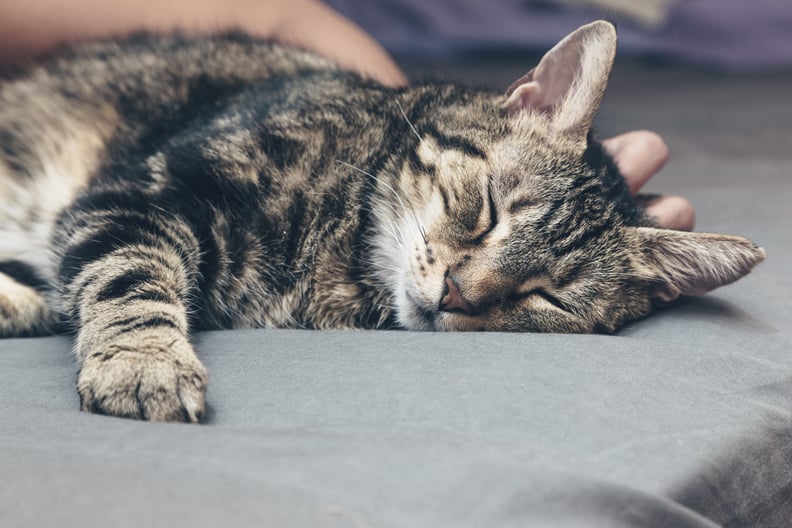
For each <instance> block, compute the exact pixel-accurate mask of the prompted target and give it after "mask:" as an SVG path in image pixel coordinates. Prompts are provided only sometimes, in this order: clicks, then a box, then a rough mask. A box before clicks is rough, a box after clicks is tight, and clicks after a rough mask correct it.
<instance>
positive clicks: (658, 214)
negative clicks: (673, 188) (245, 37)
mask: <svg viewBox="0 0 792 528" xmlns="http://www.w3.org/2000/svg"><path fill="white" fill-rule="evenodd" d="M603 145H604V146H605V150H607V151H608V153H609V154H610V155H611V156H612V157H613V160H614V161H615V162H616V165H617V166H618V167H619V171H620V172H621V173H622V175H623V176H624V179H625V180H627V185H628V186H629V188H630V193H631V194H632V195H633V196H635V197H636V199H637V200H638V202H639V203H641V204H642V205H643V206H644V207H645V208H646V213H647V214H648V215H649V216H651V217H652V218H654V219H655V220H656V221H657V223H658V224H659V225H660V226H661V227H665V228H668V229H680V230H683V231H690V230H691V229H693V226H694V225H695V223H696V213H695V210H694V209H693V205H691V203H690V202H688V201H687V200H686V199H684V198H682V197H681V196H672V195H660V196H642V195H640V194H639V191H640V190H641V188H642V187H643V186H644V185H645V184H646V182H648V181H649V179H650V178H651V177H652V176H654V175H655V174H657V173H658V172H659V171H660V169H662V168H663V166H664V165H665V164H666V161H668V147H667V146H666V144H665V141H663V139H662V138H661V137H660V136H658V135H657V134H655V133H654V132H650V131H647V130H637V131H633V132H627V133H625V134H621V135H619V136H616V137H613V138H610V139H606V140H605V141H603Z"/></svg>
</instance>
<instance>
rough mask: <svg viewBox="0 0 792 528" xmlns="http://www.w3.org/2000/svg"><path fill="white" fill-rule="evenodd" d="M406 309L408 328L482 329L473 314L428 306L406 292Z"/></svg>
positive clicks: (426, 329) (478, 320)
mask: <svg viewBox="0 0 792 528" xmlns="http://www.w3.org/2000/svg"><path fill="white" fill-rule="evenodd" d="M406 298H407V304H408V307H407V310H406V311H405V315H406V317H404V321H405V326H406V328H407V329H408V330H423V331H438V330H439V331H470V330H484V329H485V328H484V325H483V324H482V321H481V320H480V319H479V318H477V317H476V315H473V314H467V313H463V312H462V311H456V310H455V311H452V312H448V311H441V310H439V309H433V308H428V307H427V306H426V305H425V304H424V303H421V301H420V300H418V299H416V298H415V297H413V296H412V295H410V294H409V293H407V294H406Z"/></svg>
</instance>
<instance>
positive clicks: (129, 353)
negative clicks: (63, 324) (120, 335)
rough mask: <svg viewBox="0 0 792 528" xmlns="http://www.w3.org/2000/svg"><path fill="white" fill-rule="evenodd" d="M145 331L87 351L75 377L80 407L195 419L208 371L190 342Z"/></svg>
mask: <svg viewBox="0 0 792 528" xmlns="http://www.w3.org/2000/svg"><path fill="white" fill-rule="evenodd" d="M162 337H163V336H158V335H154V336H148V338H141V339H136V340H135V341H134V342H132V343H130V342H124V343H112V344H108V345H106V346H104V347H102V348H101V350H96V351H94V352H92V353H89V354H87V355H86V356H85V359H84V360H83V363H82V366H81V368H80V374H79V376H78V379H77V390H78V392H79V393H80V405H81V407H82V410H84V411H90V412H95V413H99V414H107V415H111V416H119V417H124V418H137V419H140V420H151V421H159V422H199V421H200V420H201V418H202V417H203V414H204V392H205V390H206V382H207V379H208V375H207V372H206V369H205V368H204V366H203V365H202V364H201V362H200V361H199V360H198V358H197V357H196V356H195V353H194V352H193V350H192V347H191V346H190V344H189V342H188V341H187V340H186V339H185V338H183V337H181V336H179V337H177V338H175V339H170V340H167V339H163V338H162Z"/></svg>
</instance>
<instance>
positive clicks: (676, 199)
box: [639, 195, 696, 231]
mask: <svg viewBox="0 0 792 528" xmlns="http://www.w3.org/2000/svg"><path fill="white" fill-rule="evenodd" d="M641 201H642V200H640V196H639V202H641ZM643 205H644V207H645V208H646V214H648V215H649V216H650V217H652V218H653V219H654V220H655V221H656V222H657V223H658V225H659V226H660V227H665V228H667V229H679V230H682V231H690V230H692V229H693V226H695V224H696V211H695V209H694V208H693V205H692V204H691V203H690V202H688V201H687V200H686V199H684V198H682V197H681V196H670V195H661V196H652V197H650V198H649V199H647V200H646V201H645V202H644V203H643Z"/></svg>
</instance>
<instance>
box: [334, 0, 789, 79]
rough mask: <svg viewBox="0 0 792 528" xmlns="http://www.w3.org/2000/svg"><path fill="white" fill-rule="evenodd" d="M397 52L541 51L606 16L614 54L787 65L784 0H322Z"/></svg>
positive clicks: (744, 66)
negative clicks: (615, 32) (614, 32)
mask: <svg viewBox="0 0 792 528" xmlns="http://www.w3.org/2000/svg"><path fill="white" fill-rule="evenodd" d="M327 3H328V4H329V5H331V6H333V7H334V8H335V9H337V10H338V11H340V12H341V13H343V14H344V15H346V16H347V17H349V18H350V19H352V20H354V21H355V22H357V23H358V24H359V25H360V26H362V27H363V28H364V29H365V30H367V31H368V32H369V33H371V34H372V35H373V36H374V37H375V38H376V39H377V40H378V41H379V42H380V43H381V44H383V45H384V46H385V48H387V49H388V50H389V51H390V52H391V53H393V54H395V55H397V56H411V55H424V56H426V55H433V56H436V55H453V54H460V53H470V52H476V53H481V52H487V51H490V52H491V51H498V52H503V51H507V50H508V51H526V50H544V49H547V48H548V46H550V45H552V44H553V43H555V42H556V41H557V40H558V39H559V38H560V37H561V36H563V35H565V34H566V33H568V32H569V31H571V30H573V29H574V28H576V27H578V26H580V25H582V24H584V23H586V22H588V21H591V20H593V19H596V18H607V19H609V20H611V21H612V22H615V23H616V24H617V26H618V29H619V39H620V40H619V46H620V49H619V53H620V54H621V56H624V55H628V54H629V55H641V56H650V57H653V58H659V59H670V60H678V61H684V62H688V63H697V64H699V65H706V66H709V67H715V68H722V69H725V70H731V71H746V70H751V71H756V70H775V69H782V68H792V0H327Z"/></svg>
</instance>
